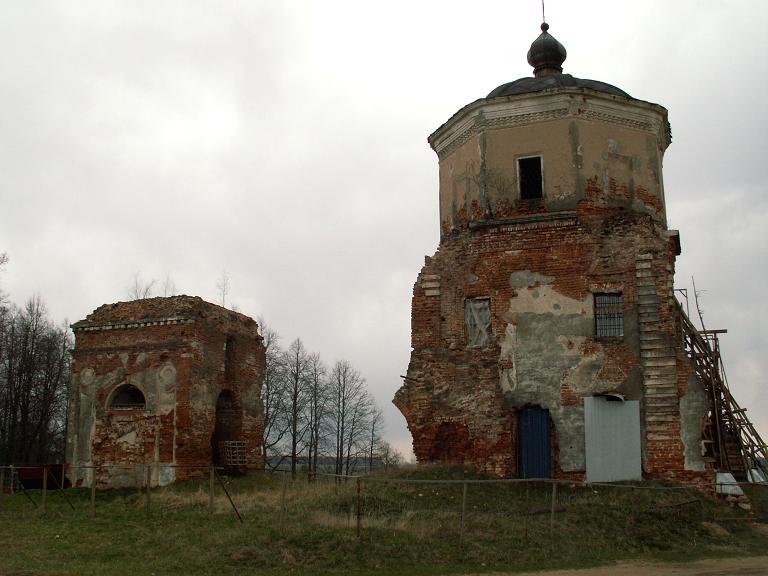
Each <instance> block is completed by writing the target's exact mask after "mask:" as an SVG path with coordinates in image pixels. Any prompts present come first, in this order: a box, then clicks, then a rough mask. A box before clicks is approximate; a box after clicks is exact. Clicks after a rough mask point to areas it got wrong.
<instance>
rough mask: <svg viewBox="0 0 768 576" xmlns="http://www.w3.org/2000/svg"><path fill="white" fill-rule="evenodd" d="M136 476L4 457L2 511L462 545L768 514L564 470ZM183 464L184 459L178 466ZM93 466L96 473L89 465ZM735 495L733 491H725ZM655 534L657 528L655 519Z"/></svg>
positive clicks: (671, 488) (679, 488)
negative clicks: (296, 529) (66, 470)
mask: <svg viewBox="0 0 768 576" xmlns="http://www.w3.org/2000/svg"><path fill="white" fill-rule="evenodd" d="M80 468H81V469H79V470H75V471H74V472H75V474H74V476H75V477H83V476H86V477H89V478H99V477H106V476H101V473H103V472H106V470H105V469H106V468H107V467H94V466H88V467H80ZM109 468H111V470H109V472H110V474H112V473H114V472H115V470H114V469H115V468H120V469H121V471H122V472H124V474H123V477H131V478H133V479H134V480H135V484H134V485H133V486H130V487H125V488H121V489H111V490H101V489H97V486H96V484H97V482H91V483H90V486H80V487H70V486H68V484H67V483H66V478H64V477H63V474H62V473H61V471H60V470H61V467H59V468H58V469H56V468H55V467H49V466H3V467H0V487H2V490H0V516H6V517H8V516H13V517H17V518H20V519H23V518H24V517H25V516H27V515H29V514H46V513H48V512H52V511H55V512H56V513H57V514H58V515H60V516H61V517H66V514H90V515H92V516H96V515H100V514H105V515H112V514H118V513H119V514H125V515H129V516H140V515H146V516H149V517H151V516H152V515H153V514H158V515H159V514H160V513H162V515H163V517H164V518H165V517H167V516H168V515H171V514H173V513H185V514H197V515H199V516H200V517H201V518H204V517H207V518H208V519H211V520H212V519H213V518H214V517H220V516H221V515H224V514H227V515H230V516H231V517H232V518H233V520H234V521H236V522H237V521H239V522H246V521H248V520H249V518H250V519H254V518H258V517H264V516H265V515H266V516H267V517H270V518H274V519H275V524H276V526H275V528H276V529H278V530H280V531H286V530H289V529H290V527H291V526H292V525H296V524H297V523H306V522H310V523H312V524H315V525H319V526H325V527H330V528H339V529H342V530H345V529H348V530H350V531H353V532H354V534H355V535H356V536H357V537H358V538H364V537H365V534H366V532H368V531H371V532H373V531H376V530H381V529H386V530H396V531H404V532H407V533H410V534H413V535H415V536H416V537H418V538H420V539H438V538H439V539H441V540H445V539H448V540H449V541H450V542H452V543H453V545H455V546H457V547H458V548H459V549H461V550H464V548H465V547H466V546H468V545H471V543H472V542H473V541H474V540H476V539H480V538H483V539H487V538H488V537H489V534H491V535H493V537H497V538H499V539H501V540H504V539H506V540H507V541H509V540H513V541H521V542H525V541H528V540H530V541H535V542H537V543H539V544H540V545H549V546H553V547H554V546H556V545H557V535H558V532H559V528H562V527H577V526H581V525H584V524H585V520H588V521H589V523H588V524H589V525H591V526H596V527H597V528H598V529H599V528H601V527H604V528H605V529H609V527H610V525H611V523H614V525H615V523H616V522H622V523H626V524H627V525H630V526H635V527H636V528H637V533H638V534H640V535H643V537H646V536H644V532H643V530H644V527H645V526H648V527H652V526H653V525H654V520H658V519H667V520H668V519H670V518H673V519H675V520H679V522H681V523H690V522H702V521H715V522H752V521H763V522H766V521H768V484H765V483H758V484H748V483H732V484H727V485H724V484H723V485H716V486H714V487H713V488H714V490H715V492H716V493H719V496H718V497H717V498H714V499H713V498H712V497H711V496H708V495H705V494H704V493H702V492H701V490H700V489H698V488H696V487H694V486H685V485H660V484H656V483H647V482H643V483H637V484H629V483H616V484H609V483H595V484H586V483H582V482H573V481H565V480H551V479H540V480H519V479H505V480H489V479H478V478H456V479H445V478H419V477H413V476H415V474H412V475H411V476H409V475H408V474H397V475H392V474H372V475H366V476H337V475H333V474H317V475H314V476H313V477H309V478H308V477H307V476H306V475H298V476H296V477H293V476H292V475H291V473H290V472H289V471H271V472H267V471H258V472H250V473H249V474H247V475H236V474H235V475H232V474H228V472H231V471H228V470H226V469H218V468H215V467H213V466H208V467H184V474H185V475H186V476H192V477H193V478H192V479H190V480H186V481H184V482H177V483H174V484H172V485H169V486H166V487H158V486H157V485H156V484H157V481H156V479H157V478H158V475H157V474H156V471H155V469H154V466H153V465H151V464H149V465H139V466H130V467H129V466H124V467H116V466H113V467H109ZM180 468H181V467H180ZM85 472H87V474H83V473H85ZM723 493H727V494H723ZM648 530H649V534H648V535H647V537H648V538H652V537H653V534H651V533H650V530H652V528H649V529H648Z"/></svg>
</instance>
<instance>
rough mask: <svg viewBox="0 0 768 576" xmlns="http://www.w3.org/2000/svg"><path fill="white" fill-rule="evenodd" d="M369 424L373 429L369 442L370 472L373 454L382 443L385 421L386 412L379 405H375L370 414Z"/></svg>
mask: <svg viewBox="0 0 768 576" xmlns="http://www.w3.org/2000/svg"><path fill="white" fill-rule="evenodd" d="M368 420H369V426H370V429H371V435H370V438H369V442H368V472H369V473H370V472H371V471H372V470H373V454H374V451H375V449H376V448H377V447H378V446H379V444H380V443H381V430H380V428H381V427H382V424H383V423H384V413H383V412H382V411H381V408H379V407H378V406H375V405H374V406H373V409H372V410H371V413H370V414H369V416H368Z"/></svg>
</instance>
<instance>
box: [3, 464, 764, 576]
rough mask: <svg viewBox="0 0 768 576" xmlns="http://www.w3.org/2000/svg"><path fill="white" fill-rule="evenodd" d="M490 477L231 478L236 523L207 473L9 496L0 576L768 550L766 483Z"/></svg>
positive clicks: (319, 570)
mask: <svg viewBox="0 0 768 576" xmlns="http://www.w3.org/2000/svg"><path fill="white" fill-rule="evenodd" d="M482 480H483V479H482V478H478V477H472V476H470V475H468V474H465V473H464V471H463V470H461V469H458V468H419V469H415V470H413V469H411V470H402V471H396V472H390V473H387V474H378V475H373V476H370V477H365V478H363V479H362V481H361V491H360V496H359V497H358V494H357V482H356V481H355V480H350V481H347V482H342V483H336V482H335V480H334V479H332V478H319V479H318V480H317V481H316V482H315V483H311V484H310V483H308V482H307V481H306V478H303V477H302V478H298V479H296V480H295V481H291V480H290V479H283V478H282V477H281V476H280V475H274V474H266V473H258V474H252V475H250V476H248V477H242V478H231V479H225V483H226V486H227V488H228V490H229V492H230V494H231V496H232V499H233V501H234V503H235V505H236V506H237V509H238V511H239V513H240V515H241V516H242V522H240V521H239V520H238V518H237V516H236V515H235V513H234V511H233V509H232V507H231V505H230V503H229V500H228V498H227V497H226V495H225V494H224V492H223V490H222V489H221V486H217V487H216V491H215V497H214V500H213V509H212V510H213V514H212V516H210V517H209V495H208V481H207V479H201V480H200V481H199V482H187V483H185V484H180V485H175V486H172V487H168V488H159V489H155V490H153V491H152V492H151V494H150V499H149V512H147V499H146V495H145V494H143V493H141V492H139V491H137V490H132V491H109V492H102V493H98V495H97V501H96V507H95V514H93V513H92V512H93V511H92V510H91V507H90V500H89V495H88V492H87V490H77V489H73V490H68V491H67V498H66V499H65V497H64V495H63V494H62V493H60V492H49V493H48V494H47V499H46V510H45V511H42V510H41V504H42V502H41V499H42V494H41V492H40V491H39V490H37V491H29V493H28V494H27V495H24V494H16V495H14V496H9V495H3V496H2V497H1V498H0V541H1V542H2V553H0V575H10V574H14V575H22V574H23V575H38V574H67V575H69V574H71V575H88V574H99V575H112V574H114V575H122V574H130V575H144V574H146V575H150V574H154V575H156V576H160V575H161V574H217V575H230V574H232V575H234V574H237V575H240V574H245V573H247V574H266V575H269V574H281V575H284V574H448V573H461V572H482V571H492V570H506V571H512V570H531V569H544V568H562V567H580V566H588V565H596V564H602V563H607V562H611V561H613V560H617V559H628V558H673V559H676V560H680V559H688V558H690V559H693V558H701V557H706V556H713V555H752V554H760V553H763V554H764V553H765V551H766V549H767V548H768V537H767V536H766V533H765V531H764V528H765V525H762V526H761V525H757V524H755V521H756V520H762V521H768V517H766V515H765V512H764V511H768V487H761V488H766V489H765V490H762V491H761V494H760V495H753V497H752V510H751V511H745V510H742V509H741V508H739V507H738V506H733V505H729V504H728V503H726V502H723V501H719V502H716V501H714V500H712V499H710V498H708V497H706V496H704V495H703V494H701V493H698V492H696V491H693V490H687V489H679V488H671V487H668V486H662V485H660V484H643V485H642V487H638V488H629V487H626V486H620V487H618V486H581V485H577V484H568V483H561V484H558V485H557V487H556V488H555V489H554V492H555V494H554V497H555V500H554V506H553V500H552V498H553V486H552V485H551V484H545V483H538V484H535V483H533V484H531V483H493V482H482ZM452 481H455V482H452ZM465 486H466V493H465V492H464V490H465ZM27 496H28V497H29V498H28V497H27ZM31 500H34V501H35V502H36V503H37V507H35V506H33V504H32V502H31ZM358 502H359V505H360V510H361V514H360V523H359V526H360V528H359V534H358ZM462 502H463V506H462ZM69 504H72V506H73V507H74V510H72V507H70V505H69ZM462 508H463V509H464V514H463V515H462ZM462 517H463V520H462ZM713 520H714V521H715V523H716V526H715V527H713V525H712V522H713ZM717 527H721V528H724V529H725V530H724V531H720V530H717ZM718 532H719V534H718Z"/></svg>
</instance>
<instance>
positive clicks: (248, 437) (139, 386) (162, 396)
mask: <svg viewBox="0 0 768 576" xmlns="http://www.w3.org/2000/svg"><path fill="white" fill-rule="evenodd" d="M72 329H73V330H74V333H75V348H74V351H73V358H72V382H71V388H70V394H69V407H68V418H67V446H66V461H67V464H68V476H69V480H70V482H71V483H72V484H73V485H81V484H83V485H91V484H92V483H94V482H95V483H96V485H97V486H100V487H112V488H117V487H124V486H142V485H145V484H146V483H147V481H149V483H150V485H152V486H157V485H166V484H169V483H171V482H173V481H175V480H182V479H185V478H190V477H195V476H200V475H203V474H206V473H207V470H206V469H207V467H209V466H210V465H212V464H214V465H217V466H224V467H230V468H232V467H234V468H238V469H241V470H244V469H248V468H261V467H263V454H262V436H263V415H262V403H261V383H262V380H263V372H264V362H265V357H264V354H265V349H264V344H263V341H262V338H261V336H260V335H259V332H258V326H257V324H256V322H255V321H254V320H252V319H251V318H248V317H247V316H245V315H243V314H240V313H238V312H234V311H231V310H227V309H225V308H222V307H221V306H216V305H215V304H210V303H208V302H204V301H203V300H202V299H201V298H198V297H191V296H171V297H167V298H148V299H144V300H135V301H132V302H118V303H116V304H105V305H104V306H101V307H99V308H98V309H96V310H95V311H94V312H93V313H92V314H90V315H89V316H88V317H87V318H85V319H84V320H81V321H79V322H76V323H75V324H73V325H72Z"/></svg>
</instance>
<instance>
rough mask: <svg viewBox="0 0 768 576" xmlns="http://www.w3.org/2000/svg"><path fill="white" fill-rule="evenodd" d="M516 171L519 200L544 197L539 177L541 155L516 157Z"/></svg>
mask: <svg viewBox="0 0 768 576" xmlns="http://www.w3.org/2000/svg"><path fill="white" fill-rule="evenodd" d="M517 173H518V176H519V178H520V199H521V200H536V199H537V198H543V197H544V187H543V185H542V177H541V156H533V157H532V158H520V159H518V161H517Z"/></svg>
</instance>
